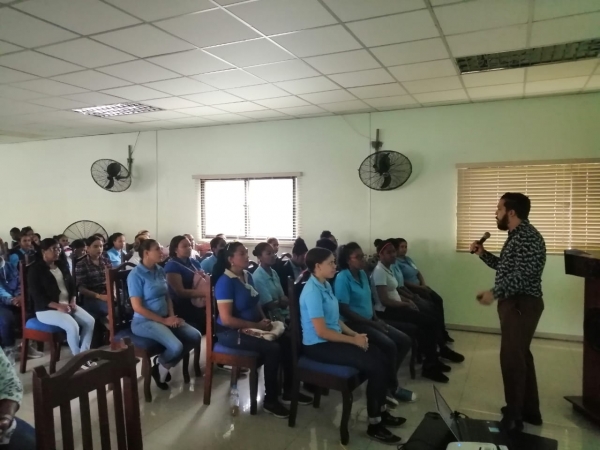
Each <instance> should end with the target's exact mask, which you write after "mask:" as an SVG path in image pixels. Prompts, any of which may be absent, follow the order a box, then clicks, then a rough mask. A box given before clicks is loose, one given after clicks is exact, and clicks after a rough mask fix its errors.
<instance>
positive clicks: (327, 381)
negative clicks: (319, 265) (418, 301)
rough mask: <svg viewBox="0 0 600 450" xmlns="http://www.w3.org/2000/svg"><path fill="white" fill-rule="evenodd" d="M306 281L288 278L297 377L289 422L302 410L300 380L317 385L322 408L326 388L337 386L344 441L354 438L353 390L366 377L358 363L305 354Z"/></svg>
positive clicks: (315, 403)
mask: <svg viewBox="0 0 600 450" xmlns="http://www.w3.org/2000/svg"><path fill="white" fill-rule="evenodd" d="M305 283H306V281H300V280H299V281H297V282H296V283H294V282H293V281H292V279H291V278H290V279H289V280H288V292H289V294H290V295H289V302H290V303H289V305H290V306H289V308H290V332H291V334H292V367H293V374H294V380H293V382H292V383H293V384H292V403H291V406H290V417H289V420H288V425H289V426H290V427H294V426H295V425H296V416H297V414H298V394H299V393H300V382H304V383H309V384H312V385H313V386H315V387H316V390H315V393H314V401H313V406H314V407H315V408H318V407H319V406H320V403H321V393H322V391H321V390H322V389H333V390H334V391H340V392H341V393H342V405H343V406H342V420H341V422H340V439H341V441H342V445H347V444H348V442H349V441H350V434H349V432H348V421H349V420H350V414H351V413H352V401H353V396H352V392H353V391H354V390H355V389H356V388H357V387H358V386H360V385H361V384H362V383H363V382H364V381H365V379H366V378H365V377H364V376H363V375H361V374H360V372H359V371H358V370H357V369H355V368H354V367H348V366H340V365H337V364H325V363H322V362H318V361H315V360H312V359H310V358H308V357H306V356H303V355H302V329H301V325H300V306H299V299H300V294H301V293H302V289H303V288H304V284H305Z"/></svg>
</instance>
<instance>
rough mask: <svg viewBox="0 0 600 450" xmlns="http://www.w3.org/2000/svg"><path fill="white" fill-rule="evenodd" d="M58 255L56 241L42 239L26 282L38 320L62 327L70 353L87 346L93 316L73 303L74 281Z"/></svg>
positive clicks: (88, 346) (86, 348)
mask: <svg viewBox="0 0 600 450" xmlns="http://www.w3.org/2000/svg"><path fill="white" fill-rule="evenodd" d="M59 254H60V245H59V244H58V241H56V240H54V239H50V238H49V239H43V240H42V242H41V243H40V250H39V253H38V254H37V255H36V256H37V261H36V263H35V264H33V265H32V266H31V268H30V269H29V271H28V273H27V285H28V287H29V293H30V295H31V298H32V300H33V305H34V308H35V315H36V317H37V319H38V320H39V321H40V322H42V323H45V324H47V325H54V326H56V327H59V328H62V329H63V330H65V333H66V334H67V343H68V344H69V348H70V349H71V353H73V355H77V354H79V353H81V352H84V351H86V350H89V349H90V343H91V341H92V334H93V332H94V318H93V317H92V316H91V315H90V314H88V313H87V312H86V311H85V310H84V309H83V308H82V307H80V306H77V304H76V303H75V295H76V292H77V291H76V290H75V283H73V277H72V276H71V273H70V272H69V268H68V267H67V265H65V264H62V263H61V262H59V261H58V255H59ZM88 364H89V363H88ZM86 367H88V366H86Z"/></svg>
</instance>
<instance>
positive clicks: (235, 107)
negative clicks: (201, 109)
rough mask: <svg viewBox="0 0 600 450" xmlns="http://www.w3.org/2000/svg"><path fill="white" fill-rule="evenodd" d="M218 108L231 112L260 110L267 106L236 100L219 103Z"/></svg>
mask: <svg viewBox="0 0 600 450" xmlns="http://www.w3.org/2000/svg"><path fill="white" fill-rule="evenodd" d="M219 109H222V110H223V111H227V112H232V113H243V112H248V111H262V110H264V109H267V108H265V107H264V106H261V105H257V104H256V103H252V102H237V103H227V104H225V105H219Z"/></svg>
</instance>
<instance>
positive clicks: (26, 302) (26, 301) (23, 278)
mask: <svg viewBox="0 0 600 450" xmlns="http://www.w3.org/2000/svg"><path fill="white" fill-rule="evenodd" d="M23 261H26V260H23ZM23 261H22V262H23ZM22 262H20V263H19V283H20V286H21V322H22V326H23V328H22V329H23V330H24V329H25V323H26V322H27V319H28V318H29V317H30V316H32V315H33V314H35V312H34V311H35V310H34V308H33V304H32V302H31V299H30V298H29V286H27V272H28V271H29V268H30V267H31V265H32V264H34V263H30V264H22Z"/></svg>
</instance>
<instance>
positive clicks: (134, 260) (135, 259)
mask: <svg viewBox="0 0 600 450" xmlns="http://www.w3.org/2000/svg"><path fill="white" fill-rule="evenodd" d="M146 239H150V238H149V237H148V235H147V234H138V235H137V236H136V237H135V242H134V243H133V251H132V254H131V257H130V258H129V259H128V260H127V262H128V263H130V264H133V265H134V266H137V265H139V264H140V261H141V259H140V253H139V251H140V245H142V242H144V241H145V240H146ZM131 269H133V267H127V270H131Z"/></svg>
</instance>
